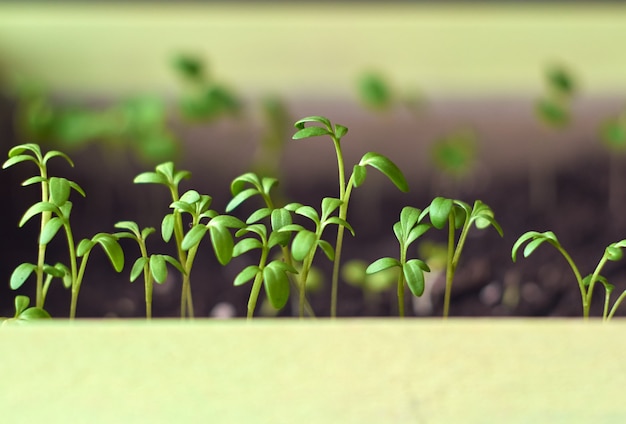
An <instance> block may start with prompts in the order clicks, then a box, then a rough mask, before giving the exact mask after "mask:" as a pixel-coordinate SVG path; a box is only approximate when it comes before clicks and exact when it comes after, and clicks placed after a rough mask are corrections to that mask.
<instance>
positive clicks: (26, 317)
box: [19, 307, 51, 321]
mask: <svg viewBox="0 0 626 424" xmlns="http://www.w3.org/2000/svg"><path fill="white" fill-rule="evenodd" d="M49 318H51V316H50V314H49V313H48V312H47V311H46V310H45V309H42V308H37V307H32V308H28V309H26V310H25V311H24V312H22V313H21V314H20V316H19V321H32V320H36V319H49Z"/></svg>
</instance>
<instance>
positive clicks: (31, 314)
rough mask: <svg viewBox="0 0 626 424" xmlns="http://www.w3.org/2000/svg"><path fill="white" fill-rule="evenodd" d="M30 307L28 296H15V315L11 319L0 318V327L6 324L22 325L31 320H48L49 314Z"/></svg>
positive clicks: (41, 309) (43, 310)
mask: <svg viewBox="0 0 626 424" xmlns="http://www.w3.org/2000/svg"><path fill="white" fill-rule="evenodd" d="M29 305H30V298H29V297H28V296H22V295H18V296H15V315H14V316H13V317H12V318H5V317H0V323H2V324H1V325H3V326H4V325H8V324H13V323H16V324H23V323H27V322H30V321H33V320H40V319H50V314H49V313H48V312H46V310H45V309H43V308H38V307H36V306H31V307H30V308H29V307H28V306H29Z"/></svg>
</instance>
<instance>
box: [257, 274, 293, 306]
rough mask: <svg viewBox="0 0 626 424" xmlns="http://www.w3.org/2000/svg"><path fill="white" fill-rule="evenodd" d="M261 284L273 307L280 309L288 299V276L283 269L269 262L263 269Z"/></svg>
mask: <svg viewBox="0 0 626 424" xmlns="http://www.w3.org/2000/svg"><path fill="white" fill-rule="evenodd" d="M263 285H264V286H265V293H266V294H267V298H268V299H269V301H270V303H271V304H272V306H273V307H274V309H278V310H280V309H282V308H283V307H284V306H285V305H286V304H287V301H288V300H289V278H288V277H287V274H286V273H285V271H284V270H283V269H280V268H279V267H276V266H273V263H270V264H269V265H268V266H266V267H265V268H264V269H263Z"/></svg>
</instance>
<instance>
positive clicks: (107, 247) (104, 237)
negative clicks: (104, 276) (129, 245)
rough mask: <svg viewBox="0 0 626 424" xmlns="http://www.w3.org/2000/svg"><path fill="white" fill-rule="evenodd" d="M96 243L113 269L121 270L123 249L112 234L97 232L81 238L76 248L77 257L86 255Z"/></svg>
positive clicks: (122, 267) (122, 266)
mask: <svg viewBox="0 0 626 424" xmlns="http://www.w3.org/2000/svg"><path fill="white" fill-rule="evenodd" d="M98 244H99V245H100V247H102V250H104V252H105V253H106V255H107V257H108V258H109V260H110V261H111V265H113V268H114V269H115V271H117V272H122V269H124V251H123V250H122V247H121V246H120V244H119V242H118V241H117V237H115V236H114V235H112V234H108V233H98V234H96V235H95V236H93V237H92V238H91V239H83V240H81V242H80V243H78V247H77V248H76V255H77V256H78V257H83V256H87V255H88V254H89V253H90V252H91V249H93V248H94V247H95V246H96V245H98Z"/></svg>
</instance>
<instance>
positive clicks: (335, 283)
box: [330, 135, 351, 318]
mask: <svg viewBox="0 0 626 424" xmlns="http://www.w3.org/2000/svg"><path fill="white" fill-rule="evenodd" d="M331 138H332V140H333V144H334V145H335V153H336V154H337V170H338V172H339V199H340V200H341V201H342V202H343V203H342V205H341V206H340V207H339V217H340V218H341V219H346V216H347V215H348V200H349V197H350V191H351V187H347V186H346V172H345V165H344V161H343V153H342V152H341V139H338V138H337V137H335V136H334V135H333V136H331ZM343 234H344V228H343V226H341V225H340V226H339V227H338V228H337V239H336V241H335V258H334V260H333V275H332V280H331V281H332V285H331V298H330V316H331V318H336V317H337V293H338V289H339V268H340V266H341V251H342V249H343Z"/></svg>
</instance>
